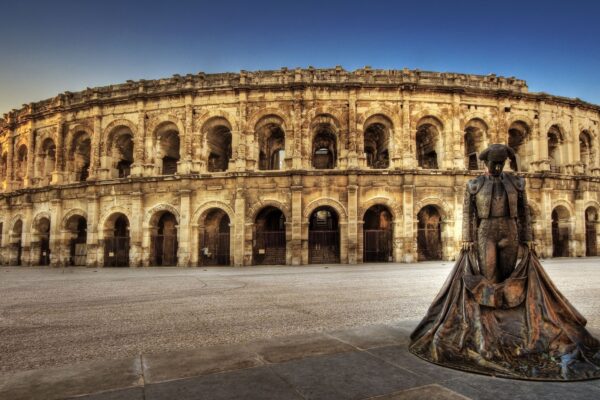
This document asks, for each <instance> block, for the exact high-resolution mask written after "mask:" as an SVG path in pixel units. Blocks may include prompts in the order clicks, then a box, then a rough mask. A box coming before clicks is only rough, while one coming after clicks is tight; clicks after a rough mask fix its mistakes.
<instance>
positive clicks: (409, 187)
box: [402, 175, 419, 263]
mask: <svg viewBox="0 0 600 400" xmlns="http://www.w3.org/2000/svg"><path fill="white" fill-rule="evenodd" d="M407 178H408V176H407ZM413 179H414V178H413V176H412V175H411V176H410V178H409V179H407V181H408V182H406V183H405V184H404V185H403V186H402V210H403V211H404V229H402V232H403V237H402V241H403V256H402V261H404V262H407V263H411V262H415V261H417V237H416V232H415V231H414V217H413V214H414V213H415V212H418V211H419V210H415V209H414V196H415V194H414V191H415V186H414V184H413Z"/></svg>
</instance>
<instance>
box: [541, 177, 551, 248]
mask: <svg viewBox="0 0 600 400" xmlns="http://www.w3.org/2000/svg"><path fill="white" fill-rule="evenodd" d="M540 191H541V204H540V207H541V210H540V214H541V215H540V220H541V221H540V224H541V225H542V231H543V232H544V236H543V238H540V239H541V241H542V243H541V245H542V248H543V250H542V251H541V253H542V254H541V255H542V257H552V193H553V189H552V188H541V189H540Z"/></svg>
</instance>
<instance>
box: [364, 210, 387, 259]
mask: <svg viewBox="0 0 600 400" xmlns="http://www.w3.org/2000/svg"><path fill="white" fill-rule="evenodd" d="M392 232H393V227H392V214H391V213H390V212H389V210H388V209H387V208H386V207H385V206H380V205H376V206H372V207H370V208H369V209H368V210H367V212H366V213H365V217H364V225H363V261H364V262H390V261H393V253H392V249H393V246H392V239H393V234H392Z"/></svg>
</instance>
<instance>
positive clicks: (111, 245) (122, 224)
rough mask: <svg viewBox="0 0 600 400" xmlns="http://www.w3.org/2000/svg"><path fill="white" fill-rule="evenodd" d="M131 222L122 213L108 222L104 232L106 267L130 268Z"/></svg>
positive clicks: (115, 215) (113, 216)
mask: <svg viewBox="0 0 600 400" xmlns="http://www.w3.org/2000/svg"><path fill="white" fill-rule="evenodd" d="M129 242H130V238H129V220H128V219H127V217H126V216H125V215H123V214H121V213H117V214H114V215H112V216H111V217H110V218H109V219H108V221H106V227H105V231H104V266H105V267H128V266H129Z"/></svg>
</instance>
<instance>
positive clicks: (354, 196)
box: [340, 175, 359, 264]
mask: <svg viewBox="0 0 600 400" xmlns="http://www.w3.org/2000/svg"><path fill="white" fill-rule="evenodd" d="M357 222H358V185H357V184H356V175H348V246H347V248H348V264H356V263H357V262H358V260H357V256H358V254H357V252H358V240H359V238H358V225H357ZM340 245H341V244H340Z"/></svg>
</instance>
